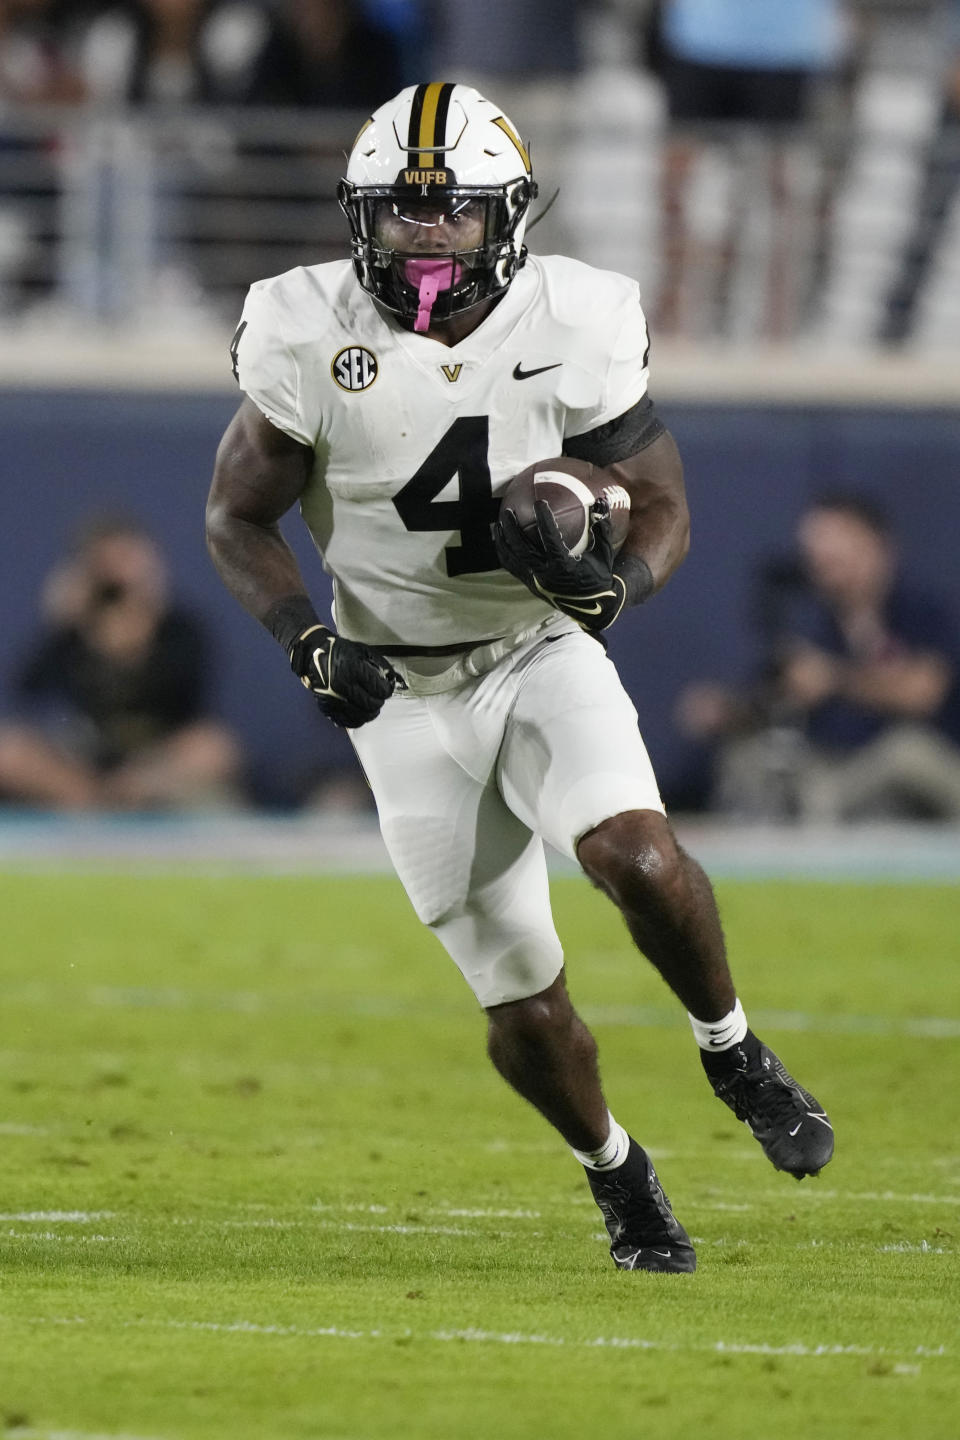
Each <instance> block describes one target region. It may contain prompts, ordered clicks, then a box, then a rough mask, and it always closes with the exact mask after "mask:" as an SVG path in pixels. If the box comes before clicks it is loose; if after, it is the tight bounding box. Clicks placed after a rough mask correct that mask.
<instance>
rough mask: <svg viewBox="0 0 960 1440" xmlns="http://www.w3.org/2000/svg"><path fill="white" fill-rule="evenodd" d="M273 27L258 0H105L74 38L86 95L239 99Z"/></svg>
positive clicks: (135, 99)
mask: <svg viewBox="0 0 960 1440" xmlns="http://www.w3.org/2000/svg"><path fill="white" fill-rule="evenodd" d="M276 31H277V22H276V20H275V19H274V15H273V11H272V10H271V9H269V8H268V7H267V6H266V5H264V4H260V3H257V0H117V3H115V4H110V3H109V0H107V3H106V4H104V5H103V6H102V7H101V8H100V9H99V11H97V12H96V13H94V15H93V17H92V18H91V19H90V20H89V21H88V22H87V24H86V25H85V26H83V27H82V28H81V31H80V38H79V40H78V44H77V49H78V55H79V66H80V70H81V74H82V75H83V79H84V85H85V89H86V94H87V98H88V99H90V100H92V101H94V102H97V103H100V104H104V105H121V104H130V105H142V104H212V103H222V104H243V103H244V102H245V101H247V100H248V99H249V98H250V94H251V90H252V88H253V86H254V84H255V82H256V76H257V74H258V69H259V66H260V64H261V63H262V60H263V57H264V55H265V54H266V53H267V51H268V50H269V47H270V45H271V43H272V41H273V37H274V36H275V33H276Z"/></svg>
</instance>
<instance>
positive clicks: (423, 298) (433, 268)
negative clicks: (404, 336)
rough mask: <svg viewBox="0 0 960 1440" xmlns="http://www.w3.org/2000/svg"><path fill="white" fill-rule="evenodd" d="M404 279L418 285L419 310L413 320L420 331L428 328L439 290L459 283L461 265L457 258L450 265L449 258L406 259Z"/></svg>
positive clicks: (450, 287)
mask: <svg viewBox="0 0 960 1440" xmlns="http://www.w3.org/2000/svg"><path fill="white" fill-rule="evenodd" d="M403 274H404V279H405V280H407V282H408V283H409V284H410V285H416V286H417V287H418V294H417V300H418V302H419V306H420V308H419V310H418V311H417V318H416V320H415V321H414V322H413V328H414V330H418V331H420V332H421V333H422V332H423V331H424V330H429V328H430V315H431V313H432V311H433V304H434V301H435V300H436V298H437V296H438V295H439V294H440V291H441V290H451V289H452V288H453V286H454V285H459V284H460V280H461V277H462V275H463V266H462V265H461V264H460V261H459V260H454V261H453V264H452V265H451V263H450V261H449V260H406V261H404V266H403Z"/></svg>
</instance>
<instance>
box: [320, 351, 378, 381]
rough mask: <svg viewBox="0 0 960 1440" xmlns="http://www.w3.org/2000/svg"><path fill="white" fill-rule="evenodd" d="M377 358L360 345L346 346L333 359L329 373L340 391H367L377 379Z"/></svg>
mask: <svg viewBox="0 0 960 1440" xmlns="http://www.w3.org/2000/svg"><path fill="white" fill-rule="evenodd" d="M377 370H378V367H377V357H376V355H373V354H371V352H370V351H369V350H365V349H364V348H363V346H362V345H348V346H346V348H345V349H343V350H338V351H337V353H336V355H334V357H333V363H332V365H331V366H330V373H331V375H332V376H333V378H334V380H336V382H337V384H338V385H339V386H340V389H341V390H367V389H369V387H370V386H371V385H372V384H373V382H374V380H376V378H377Z"/></svg>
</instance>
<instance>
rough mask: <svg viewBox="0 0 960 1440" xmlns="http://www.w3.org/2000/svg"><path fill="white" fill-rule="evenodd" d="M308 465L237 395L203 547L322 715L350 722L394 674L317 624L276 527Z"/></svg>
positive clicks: (293, 443) (381, 695)
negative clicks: (279, 649) (283, 655)
mask: <svg viewBox="0 0 960 1440" xmlns="http://www.w3.org/2000/svg"><path fill="white" fill-rule="evenodd" d="M312 468H313V452H312V450H310V449H309V448H308V447H307V446H306V445H301V444H300V442H299V441H297V440H294V439H292V438H291V436H289V435H287V434H285V433H284V431H282V430H280V429H279V428H278V427H277V426H275V425H271V423H270V421H269V420H267V419H266V417H265V416H264V415H263V414H261V412H260V411H259V410H258V408H257V406H256V405H254V404H253V402H252V401H251V400H244V402H243V404H242V405H241V406H240V409H239V410H238V411H237V413H236V415H235V416H234V417H233V420H232V421H231V422H230V425H229V426H228V427H227V430H226V432H225V433H224V436H223V439H222V440H221V442H220V446H219V449H218V451H217V459H216V464H215V466H214V474H213V484H212V485H211V487H210V496H209V499H208V501H207V545H208V547H209V550H210V554H211V556H212V557H213V562H214V564H215V565H216V567H217V570H218V571H219V572H220V575H221V577H222V579H223V581H224V583H225V584H226V586H227V588H228V590H230V591H232V593H233V594H234V595H235V596H236V597H237V599H238V600H239V601H240V603H241V605H243V606H244V607H245V608H246V609H247V610H249V612H250V614H251V615H253V616H254V617H255V618H256V619H257V620H259V621H260V622H261V624H263V625H265V626H266V628H267V629H268V630H269V631H270V633H271V634H272V635H273V636H274V638H275V639H276V640H277V641H278V642H279V643H280V645H282V647H283V649H284V650H285V651H286V654H287V658H288V659H289V661H290V665H291V668H292V670H293V672H294V674H295V675H296V676H297V677H298V678H299V680H300V681H301V683H302V684H303V685H304V686H305V687H306V689H308V690H309V691H310V692H311V694H312V695H314V696H315V697H316V700H317V703H318V705H319V706H320V709H321V711H322V712H323V714H324V715H326V716H327V718H328V719H329V720H332V721H333V722H334V724H335V725H341V726H344V727H346V728H347V729H356V728H357V727H358V726H360V725H365V724H366V723H367V722H368V721H370V720H373V719H375V718H376V716H377V715H378V714H379V713H380V710H381V708H382V706H383V702H384V701H385V700H387V699H389V697H390V696H391V695H392V694H393V691H394V688H395V686H396V685H397V683H398V681H399V676H398V675H397V674H396V672H395V671H394V670H393V668H392V667H391V666H390V665H389V664H388V663H387V661H386V660H385V659H384V657H383V656H382V655H379V654H377V652H376V651H374V650H371V649H369V648H368V647H367V646H366V645H358V644H356V643H355V642H353V641H351V640H343V639H341V638H340V637H339V636H337V635H335V634H334V633H333V631H332V630H331V629H330V628H329V626H327V625H324V624H323V622H322V621H321V620H320V617H319V616H318V615H317V612H316V610H315V609H314V607H313V602H312V601H311V599H310V597H309V595H308V594H307V589H306V586H305V584H304V582H303V576H302V575H301V574H300V567H299V565H298V564H297V561H296V557H295V556H294V554H293V551H292V550H291V549H290V547H289V545H288V544H287V542H286V541H285V540H284V538H283V535H282V534H281V533H280V528H279V521H280V519H281V518H282V516H284V515H285V514H286V513H287V511H288V510H289V509H290V508H291V506H293V505H294V504H295V503H296V501H297V500H298V499H299V498H300V496H301V495H302V493H303V491H304V488H305V486H306V484H307V481H308V480H309V478H310V474H311V471H312Z"/></svg>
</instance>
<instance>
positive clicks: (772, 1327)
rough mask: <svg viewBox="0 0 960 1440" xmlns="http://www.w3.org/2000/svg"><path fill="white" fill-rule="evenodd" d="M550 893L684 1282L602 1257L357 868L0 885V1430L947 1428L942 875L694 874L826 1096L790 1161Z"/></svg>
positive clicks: (608, 1436) (251, 1437)
mask: <svg viewBox="0 0 960 1440" xmlns="http://www.w3.org/2000/svg"><path fill="white" fill-rule="evenodd" d="M555 894H556V908H557V916H558V924H559V927H560V932H561V935H562V938H563V940H564V943H565V945H566V948H567V953H568V957H569V962H568V963H569V973H570V981H571V989H572V991H573V994H574V998H575V1000H576V1002H577V1003H578V1005H579V1006H580V1008H581V1009H582V1011H583V1012H584V1013H585V1014H586V1016H587V1018H588V1019H589V1020H590V1021H591V1023H592V1025H593V1027H594V1029H595V1032H596V1034H597V1036H598V1038H599V1040H600V1043H601V1054H602V1059H603V1064H604V1074H605V1080H606V1085H607V1091H608V1097H609V1099H610V1102H611V1105H612V1106H613V1109H614V1111H615V1113H616V1114H617V1116H618V1118H620V1119H621V1120H622V1121H623V1122H624V1123H625V1124H627V1125H628V1126H629V1128H630V1129H631V1130H632V1131H633V1132H634V1133H635V1134H636V1135H637V1137H638V1138H639V1139H641V1140H642V1142H643V1143H644V1144H645V1145H646V1146H647V1147H648V1148H649V1149H650V1150H651V1152H652V1154H653V1155H654V1158H655V1160H656V1162H657V1165H658V1169H659V1171H660V1174H661V1178H662V1179H663V1181H664V1183H665V1185H666V1187H667V1190H668V1192H669V1194H670V1195H671V1197H672V1200H673V1203H674V1208H675V1209H676V1211H677V1214H678V1215H679V1217H680V1218H681V1219H682V1221H683V1222H684V1224H685V1225H686V1226H687V1228H688V1229H689V1230H690V1231H691V1233H692V1235H693V1236H694V1237H695V1238H696V1239H697V1241H698V1252H699V1261H700V1268H699V1270H698V1273H697V1274H696V1276H693V1277H687V1276H659V1275H644V1274H626V1275H625V1274H618V1273H617V1272H615V1271H614V1270H613V1268H612V1265H611V1263H610V1261H609V1257H608V1255H607V1251H606V1245H605V1243H604V1238H605V1237H602V1235H601V1222H600V1217H599V1214H598V1212H597V1211H596V1209H595V1207H594V1206H593V1204H592V1201H591V1200H590V1198H589V1194H588V1191H587V1188H586V1185H585V1183H584V1181H583V1177H582V1173H581V1172H580V1171H579V1167H578V1166H577V1165H576V1164H575V1163H574V1161H573V1160H572V1158H571V1157H570V1155H569V1154H568V1153H567V1152H566V1151H565V1149H564V1147H563V1145H562V1143H560V1142H559V1140H557V1139H556V1138H555V1137H554V1136H553V1134H552V1132H550V1131H549V1130H548V1129H547V1127H546V1126H545V1125H544V1124H543V1122H542V1121H540V1120H539V1118H538V1117H537V1116H536V1115H535V1114H534V1113H533V1112H532V1111H531V1110H530V1109H528V1108H527V1107H525V1106H524V1105H523V1104H522V1103H521V1102H520V1101H519V1100H517V1099H515V1097H514V1096H513V1095H512V1094H511V1093H510V1092H509V1091H508V1090H507V1089H506V1087H505V1086H504V1085H503V1083H502V1082H501V1081H500V1080H499V1079H498V1077H497V1076H496V1075H495V1074H494V1072H493V1071H492V1069H490V1067H489V1065H488V1063H487V1061H486V1059H485V1056H484V1049H483V1029H484V1027H483V1022H482V1017H481V1016H480V1015H479V1013H478V1012H477V1010H476V1008H475V1006H474V1002H473V1001H472V999H471V997H470V995H469V992H468V991H467V990H466V989H465V988H464V986H463V982H462V981H461V980H460V978H459V976H458V975H457V974H456V972H455V971H454V969H453V967H452V966H451V965H450V964H449V962H447V961H446V960H445V959H444V957H443V956H442V954H441V952H440V950H439V947H438V946H437V945H436V943H435V942H434V941H433V940H432V938H431V937H430V936H429V935H428V934H426V932H424V931H422V930H421V929H420V927H419V926H418V925H417V923H416V922H415V920H414V918H413V916H412V913H411V912H410V910H409V909H408V906H407V903H406V901H405V900H404V898H403V896H402V894H401V893H400V891H399V889H398V887H397V886H396V884H395V883H394V882H393V881H391V880H388V879H385V878H370V879H356V880H354V879H349V880H342V879H307V878H277V877H274V878H269V877H259V876H244V875H239V876H237V875H234V876H222V877H217V876H204V875H193V876H191V875H183V874H180V875H175V874H166V875H164V874H149V873H140V874H127V875H115V876H110V875H103V874H95V873H94V874H68V873H63V874H60V873H57V874H30V875H27V874H19V875H15V874H12V873H11V874H7V875H5V876H0V913H2V916H3V941H4V957H3V964H2V969H0V995H2V1000H3V1038H2V1041H0V1097H2V1100H0V1143H2V1149H3V1153H4V1157H5V1158H4V1163H3V1171H2V1173H3V1181H2V1187H3V1188H2V1197H3V1198H2V1201H0V1209H2V1212H3V1213H2V1214H0V1246H2V1252H3V1254H2V1268H0V1287H2V1288H0V1434H5V1435H7V1436H10V1437H14V1436H17V1437H24V1440H26V1437H36V1440H39V1437H57V1440H81V1437H82V1440H88V1437H93V1436H96V1437H104V1436H109V1437H124V1440H130V1437H137V1440H139V1437H151V1440H153V1437H156V1440H388V1437H398V1440H461V1437H462V1440H481V1437H482V1440H487V1437H491V1440H526V1437H537V1440H541V1437H545V1440H553V1437H556V1440H566V1437H571V1440H572V1437H578V1440H579V1437H590V1436H593V1435H597V1436H601V1437H603V1440H628V1437H630V1440H632V1437H635V1436H641V1435H644V1434H649V1435H652V1436H656V1437H658V1440H688V1437H694V1436H698V1435H700V1434H703V1435H706V1436H710V1437H712V1440H741V1437H743V1440H746V1437H748V1436H751V1437H752V1436H756V1435H758V1434H764V1435H770V1436H773V1437H778V1440H801V1437H802V1440H821V1437H844V1440H845V1437H859V1436H864V1437H867V1436H869V1437H871V1440H893V1437H898V1440H899V1437H901V1436H902V1435H903V1434H904V1433H913V1434H915V1435H917V1436H922V1437H924V1440H957V1437H958V1436H960V1369H958V1352H960V1285H958V1266H957V1250H958V1248H960V1242H958V1233H957V1231H958V1225H960V1133H958V1120H957V1110H958V1105H957V1101H958V1094H960V1060H958V1037H960V965H958V964H957V930H958V923H957V921H958V904H957V893H956V890H955V889H952V888H950V887H947V886H934V885H930V886H924V885H902V886H890V887H882V886H869V885H863V886H849V885H839V884H838V885H833V886H831V885H819V884H814V883H801V882H797V883H772V882H768V883H764V884H749V883H726V884H724V885H722V886H721V887H720V899H721V907H722V911H723V915H724V921H725V924H726V928H727V933H728V937H729V940H730V944H731V950H732V953H733V956H734V961H735V972H736V975H737V978H738V981H739V988H740V992H741V995H742V997H743V999H744V1002H745V1005H746V1007H747V1011H748V1015H749V1016H750V1018H751V1020H752V1021H753V1023H754V1028H755V1029H757V1030H758V1031H759V1032H760V1033H762V1034H763V1035H764V1037H765V1038H766V1039H767V1040H768V1041H770V1043H772V1044H773V1045H774V1047H775V1048H776V1049H777V1050H778V1051H779V1053H780V1054H781V1055H782V1057H783V1059H784V1060H785V1062H786V1064H787V1065H788V1066H789V1067H790V1068H792V1069H794V1070H795V1072H796V1073H797V1074H798V1076H799V1077H800V1078H801V1079H802V1080H803V1081H804V1082H805V1083H806V1084H808V1085H809V1086H810V1087H811V1088H812V1089H813V1091H814V1093H815V1094H816V1095H817V1096H818V1097H819V1098H820V1099H821V1100H822V1101H823V1102H824V1104H825V1105H826V1107H827V1108H828V1109H829V1111H830V1113H831V1116H832V1118H833V1120H834V1123H835V1125H836V1129H837V1135H838V1140H837V1156H836V1159H835V1160H834V1162H833V1164H832V1165H831V1166H830V1167H829V1169H828V1170H827V1171H825V1172H824V1174H823V1175H822V1176H821V1177H820V1178H819V1179H817V1180H807V1181H804V1182H803V1184H802V1185H798V1184H797V1183H796V1182H795V1181H794V1180H792V1179H791V1178H789V1177H788V1176H784V1175H779V1174H777V1173H776V1172H774V1171H773V1170H772V1169H771V1168H770V1167H769V1165H768V1164H767V1162H766V1161H765V1160H764V1158H763V1156H762V1154H761V1153H760V1150H759V1147H758V1146H757V1145H756V1144H755V1142H754V1141H753V1140H752V1139H751V1138H750V1136H749V1134H748V1133H747V1131H746V1129H745V1128H744V1127H742V1126H739V1125H737V1123H736V1122H735V1120H734V1119H733V1117H732V1116H731V1115H730V1114H729V1112H728V1111H726V1110H725V1109H724V1108H723V1107H722V1106H721V1105H719V1104H718V1102H717V1101H715V1100H714V1099H713V1097H712V1096H711V1094H710V1092H709V1089H708V1087H707V1086H706V1083H705V1081H704V1079H703V1077H702V1075H701V1073H700V1066H699V1063H698V1061H697V1057H696V1053H695V1050H694V1046H693V1041H692V1038H691V1036H690V1033H689V1029H688V1027H687V1026H686V1021H685V1019H684V1017H683V1015H682V1013H681V1012H680V1010H679V1007H678V1006H677V1005H676V1004H675V1002H673V1001H672V1000H671V999H670V997H669V996H668V994H667V992H666V991H665V990H664V988H663V987H662V985H661V983H660V981H659V980H658V979H657V977H656V976H655V975H654V974H653V972H652V971H651V970H650V969H649V968H648V967H647V966H646V965H645V963H644V962H642V961H640V960H639V959H638V958H637V957H635V956H634V955H633V954H632V952H631V950H630V948H629V946H628V944H627V943H626V941H625V937H624V934H623V932H622V929H621V926H620V922H619V919H618V917H617V916H616V915H615V913H614V912H613V911H612V910H611V909H609V908H608V907H607V906H606V904H605V903H604V902H603V901H602V900H601V899H600V898H599V897H598V896H596V895H595V894H594V893H593V892H591V891H590V890H589V888H588V887H587V886H586V885H585V884H583V883H580V882H579V881H577V880H575V879H572V878H571V879H561V880H559V881H557V883H556V885H555Z"/></svg>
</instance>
